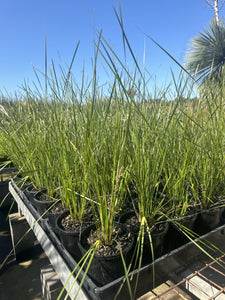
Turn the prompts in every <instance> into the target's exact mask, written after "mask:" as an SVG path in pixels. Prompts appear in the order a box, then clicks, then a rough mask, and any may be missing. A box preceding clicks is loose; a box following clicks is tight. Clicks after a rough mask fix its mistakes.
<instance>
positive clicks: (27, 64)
mask: <svg viewBox="0 0 225 300" xmlns="http://www.w3.org/2000/svg"><path fill="white" fill-rule="evenodd" d="M113 6H114V7H115V8H116V9H117V10H118V7H119V6H118V1H117V0H61V1H59V0H54V1H53V0H38V1H37V0H36V1H34V0H2V1H1V10H0V11H1V17H0V32H1V35H0V36H1V47H0V90H1V91H2V92H3V93H5V90H7V91H8V93H10V94H13V93H14V91H19V90H20V88H19V87H20V86H21V84H23V82H24V79H25V80H26V81H27V82H28V83H29V84H30V85H32V81H33V80H35V75H34V72H33V67H32V66H34V67H35V68H37V69H39V70H41V71H44V62H45V34H46V36H47V47H48V63H49V64H50V62H51V59H53V60H54V63H55V65H58V64H61V65H63V66H65V65H66V64H69V63H70V61H71V58H72V56H73V51H74V49H75V47H76V44H77V42H78V40H80V46H79V48H78V52H77V56H76V58H75V62H74V66H73V74H74V76H75V78H77V81H78V82H79V80H80V78H81V75H82V68H83V65H84V66H85V76H86V77H87V78H89V79H90V78H91V75H92V72H93V71H92V70H93V69H92V63H91V62H92V58H93V56H94V45H93V40H94V39H96V31H97V30H100V29H102V30H103V36H104V38H105V39H106V40H107V41H108V42H109V43H110V45H111V46H112V47H113V49H114V50H115V52H116V53H117V55H118V56H119V57H120V58H121V59H122V58H123V42H122V38H121V30H120V27H119V24H118V22H117V20H116V17H115V13H114V11H113ZM121 7H122V13H123V21H124V28H125V31H126V34H127V37H128V39H129V42H130V44H131V46H132V50H133V52H134V54H135V56H136V57H137V60H138V62H139V64H140V65H142V61H143V52H144V43H145V56H146V62H145V64H146V68H147V70H148V72H150V74H151V75H152V76H153V77H155V78H156V80H157V81H158V82H159V84H160V85H163V84H164V83H165V82H169V80H170V78H171V70H170V68H172V69H173V71H174V73H175V74H178V72H179V68H178V67H177V66H176V65H175V63H174V62H173V61H172V60H171V59H170V58H169V57H168V56H167V55H166V54H165V53H163V52H162V50H161V49H159V48H158V47H157V46H156V45H155V44H154V43H153V42H152V41H150V40H149V39H147V38H146V37H145V35H144V33H143V32H145V33H146V34H148V35H149V36H151V37H152V38H153V39H155V40H156V41H157V42H158V43H159V44H161V45H162V46H163V47H164V48H165V49H166V50H167V51H168V52H170V53H171V55H173V56H174V58H176V59H177V60H178V61H179V62H180V63H181V64H183V62H184V56H185V52H186V50H187V48H188V43H189V41H190V39H191V38H193V37H194V36H196V35H198V33H199V32H200V31H202V30H203V29H204V28H205V27H206V26H207V25H208V23H209V22H210V20H211V18H212V17H213V16H214V12H213V10H212V9H210V8H209V7H208V6H207V5H206V2H205V0H188V1H187V0H185V1H184V0H171V1H168V0H161V1H160V0H158V1H153V0H139V1H134V0H121ZM224 13H225V8H223V9H222V10H221V11H220V16H221V17H223V15H224ZM98 63H99V66H100V67H99V77H100V79H101V80H102V81H104V80H105V81H107V80H110V79H109V78H108V77H107V75H106V74H105V73H104V71H103V69H101V65H102V59H101V58H100V59H99V60H98ZM127 64H129V66H130V68H131V69H132V67H133V66H134V64H133V62H132V61H131V60H130V58H129V56H128V58H127ZM100 70H101V71H100Z"/></svg>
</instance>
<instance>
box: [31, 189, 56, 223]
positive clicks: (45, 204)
mask: <svg viewBox="0 0 225 300" xmlns="http://www.w3.org/2000/svg"><path fill="white" fill-rule="evenodd" d="M43 194H46V189H43V190H41V191H39V192H37V193H36V194H35V195H34V198H33V203H34V206H35V207H36V209H37V211H38V213H39V214H40V216H42V217H43V218H47V211H48V210H49V208H50V206H52V205H53V204H54V203H56V201H55V200H41V199H40V198H41V196H42V195H43Z"/></svg>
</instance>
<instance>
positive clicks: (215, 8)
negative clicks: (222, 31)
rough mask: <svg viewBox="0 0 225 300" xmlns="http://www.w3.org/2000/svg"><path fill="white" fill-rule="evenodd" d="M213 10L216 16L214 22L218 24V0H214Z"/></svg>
mask: <svg viewBox="0 0 225 300" xmlns="http://www.w3.org/2000/svg"><path fill="white" fill-rule="evenodd" d="M214 11H215V16H216V23H217V25H218V26H220V19H219V7H218V0H214Z"/></svg>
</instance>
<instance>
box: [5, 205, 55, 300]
mask: <svg viewBox="0 0 225 300" xmlns="http://www.w3.org/2000/svg"><path fill="white" fill-rule="evenodd" d="M14 211H15V209H14ZM7 214H8V209H2V208H0V265H1V264H2V263H3V262H4V260H5V259H6V258H7V256H8V255H9V253H10V251H11V250H12V242H11V236H10V230H9V223H8V221H6V219H7ZM48 264H49V260H48V258H47V257H46V255H45V253H44V252H43V250H42V248H41V246H40V245H39V243H38V242H37V241H36V242H35V246H34V247H33V248H32V249H30V250H29V251H26V252H23V253H21V254H20V255H19V256H17V259H15V257H14V254H11V255H9V257H8V259H7V261H6V262H5V264H4V266H3V267H2V268H1V267H0V300H14V299H16V300H42V296H41V281H40V268H41V267H43V266H46V265H48Z"/></svg>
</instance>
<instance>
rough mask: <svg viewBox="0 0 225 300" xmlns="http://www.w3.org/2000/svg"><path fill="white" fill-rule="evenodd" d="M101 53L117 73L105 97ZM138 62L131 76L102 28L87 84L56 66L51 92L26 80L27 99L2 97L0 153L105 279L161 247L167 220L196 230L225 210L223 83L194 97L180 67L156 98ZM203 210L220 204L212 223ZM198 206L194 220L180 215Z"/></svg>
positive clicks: (73, 248) (189, 232) (191, 233)
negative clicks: (172, 92) (99, 64)
mask: <svg viewBox="0 0 225 300" xmlns="http://www.w3.org/2000/svg"><path fill="white" fill-rule="evenodd" d="M100 45H103V49H100ZM103 50H105V53H103ZM98 53H101V55H102V57H103V59H104V60H106V62H107V66H108V67H109V69H110V70H111V72H112V74H113V80H114V81H113V84H112V85H110V84H109V86H108V87H107V88H108V91H107V93H106V95H105V96H103V94H102V90H101V89H100V87H99V85H98V82H97V75H96V72H97V71H96V70H97V55H98ZM106 57H108V60H107V59H106ZM110 57H114V58H115V60H112V59H110ZM116 63H118V64H119V66H117V65H116ZM135 63H136V61H135ZM119 67H122V71H123V72H124V73H123V72H121V73H119V71H118V69H119ZM136 68H137V70H136V71H135V72H134V75H133V76H131V74H130V72H129V70H128V69H126V67H125V66H124V65H123V64H122V63H121V61H120V59H119V58H118V56H117V55H116V54H115V53H114V52H113V49H112V48H111V47H110V46H109V45H108V43H107V42H106V41H105V40H104V38H102V37H101V35H100V37H99V44H98V45H97V51H96V57H95V60H94V72H93V78H92V80H91V81H90V82H88V83H87V85H86V84H85V81H84V79H83V81H82V83H81V85H80V87H78V85H77V83H76V82H75V81H74V79H73V78H72V77H71V68H70V69H69V71H68V75H67V76H66V75H65V74H64V73H63V74H62V76H61V77H60V78H57V76H56V74H55V69H54V65H52V69H51V70H50V71H51V72H50V74H51V78H47V77H46V78H45V79H46V82H47V83H48V85H49V91H51V92H50V93H49V94H47V93H46V91H45V93H41V92H39V91H38V93H35V92H33V91H32V90H31V89H30V88H29V87H27V86H26V85H25V86H24V87H23V89H24V94H23V97H22V99H16V100H8V101H5V100H4V101H2V103H1V108H2V109H1V110H0V113H1V116H2V119H1V123H0V129H1V130H0V139H1V154H2V155H3V156H6V157H7V158H8V160H9V161H11V162H13V164H14V165H15V167H17V169H18V174H17V176H18V177H19V179H18V178H17V182H22V185H21V187H22V186H23V184H24V182H25V181H26V183H28V184H30V186H29V188H28V187H27V188H26V193H27V196H28V197H30V196H29V195H30V194H29V192H32V191H33V193H35V197H36V198H35V199H33V198H30V201H33V203H34V206H36V207H37V205H38V204H37V200H40V201H41V203H42V204H44V203H45V202H47V208H44V209H43V205H42V208H41V210H40V214H41V215H42V217H45V214H46V216H47V215H50V209H55V211H57V210H59V211H60V212H61V211H63V213H64V214H63V215H62V216H61V215H60V216H59V217H58V219H57V221H53V223H52V224H53V228H55V230H56V228H59V230H60V229H61V230H60V232H59V235H60V236H61V239H62V241H65V242H66V241H68V243H69V245H68V246H67V247H68V249H69V250H70V252H71V253H72V254H73V255H74V256H75V257H77V258H78V259H81V263H82V259H83V265H86V268H87V269H88V272H89V274H91V275H90V276H94V274H96V273H97V274H98V277H97V279H95V280H96V281H97V282H98V283H99V284H100V285H101V284H105V283H107V282H109V281H110V280H112V279H113V278H115V277H117V276H120V275H121V274H127V273H128V272H129V271H130V270H131V269H132V268H136V267H138V268H140V266H141V265H142V264H143V263H147V262H149V261H152V260H154V259H155V257H157V256H159V255H161V254H162V253H163V251H165V250H163V248H161V244H160V242H159V240H158V236H159V233H162V236H163V239H164V240H165V239H168V238H169V239H170V237H171V236H172V235H173V234H171V232H172V230H173V229H169V227H168V221H170V222H173V223H174V224H175V227H177V226H178V227H179V229H180V231H181V232H183V235H184V236H186V237H189V239H192V238H194V237H196V234H199V233H200V234H201V233H204V232H205V231H206V230H210V229H212V228H214V227H216V226H218V225H219V224H220V223H219V222H221V215H222V213H223V196H224V194H225V193H224V184H223V183H224V179H225V171H224V168H223V163H224V158H225V155H224V154H225V152H224V141H225V139H224V124H225V120H224V113H223V108H224V97H223V95H224V91H223V89H224V87H223V86H220V88H219V89H215V88H214V86H213V83H212V85H211V86H209V88H207V89H205V90H204V91H202V92H201V95H200V97H199V99H191V93H192V87H188V80H186V79H185V78H184V77H182V76H181V78H180V81H179V82H174V86H175V89H176V95H175V96H174V97H171V95H170V93H169V92H168V94H167V93H166V92H167V91H169V89H165V90H159V94H155V95H154V96H153V97H152V96H150V93H149V92H148V91H147V82H148V80H147V79H145V77H144V76H143V75H142V74H141V72H140V68H139V67H138V66H137V65H136ZM138 72H139V73H140V74H141V76H140V78H138V77H137V73H138ZM121 74H122V75H121ZM124 74H125V75H124ZM90 87H91V88H90ZM169 88H171V87H169ZM184 94H185V95H186V97H184ZM167 96H168V97H169V99H167ZM156 98H157V99H160V100H157V99H156ZM171 98H172V99H171ZM37 191H42V192H41V193H40V192H39V193H37ZM52 201H53V202H52ZM220 208H221V209H220ZM204 210H209V211H210V214H211V213H215V212H218V217H217V220H218V222H217V223H216V222H215V220H216V218H215V216H213V217H212V220H213V221H214V223H213V224H212V225H211V227H209V228H208V229H205V228H203V227H202V225H201V224H202V223H203V218H202V217H201V216H203V213H202V212H203V211H204ZM196 212H198V215H199V217H198V219H197V221H195V219H194V220H192V223H189V225H188V223H187V222H186V223H183V222H184V220H185V221H187V220H188V219H189V216H190V215H191V216H192V215H194V216H196ZM124 213H127V214H126V215H124ZM50 222H51V221H50ZM194 222H195V223H194ZM208 223H209V221H207V224H208ZM193 224H195V227H194V225H193ZM196 224H197V225H196ZM57 225H58V226H57ZM89 225H90V226H91V227H89ZM200 227H201V228H200ZM170 228H172V227H171V226H170ZM66 229H67V231H69V232H70V234H69V235H67V237H66V238H65V237H63V236H62V232H64V231H66ZM74 231H75V232H76V233H77V237H76V239H75V240H72V241H71V239H70V236H71V235H73V234H72V232H74ZM168 231H169V232H170V234H169V233H168ZM81 233H82V235H81ZM83 233H85V235H84V236H83ZM146 249H147V250H146ZM105 257H110V258H109V259H107V260H108V263H109V264H107V265H106V264H105V262H103V258H104V259H105ZM112 257H113V258H115V257H117V260H118V261H117V263H112V262H111V258H112ZM95 261H96V262H97V264H98V268H99V265H100V266H101V270H102V272H101V274H105V275H103V276H102V278H101V277H100V275H99V272H97V271H96V268H95ZM115 266H116V269H119V274H117V275H115V274H114V272H113V271H111V268H114V267H115ZM118 266H120V267H121V268H118ZM103 270H105V272H103Z"/></svg>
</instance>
